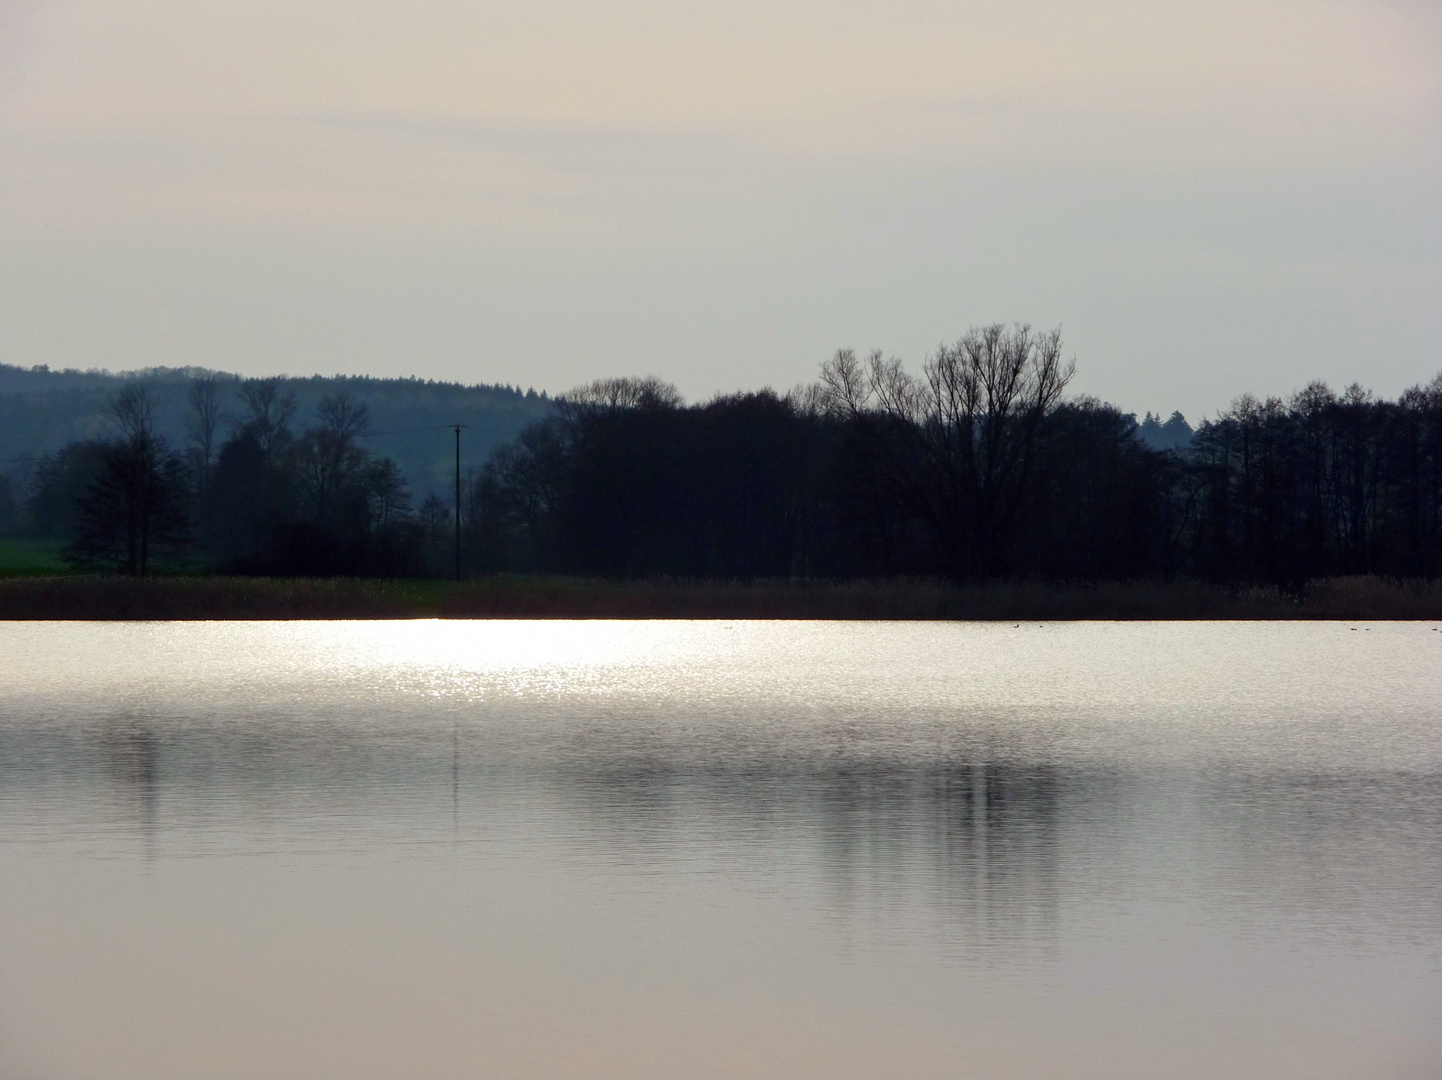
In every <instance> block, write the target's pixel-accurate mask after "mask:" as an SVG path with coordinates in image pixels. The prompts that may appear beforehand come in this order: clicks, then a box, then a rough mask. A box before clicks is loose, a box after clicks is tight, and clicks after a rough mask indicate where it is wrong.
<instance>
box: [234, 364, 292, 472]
mask: <svg viewBox="0 0 1442 1080" xmlns="http://www.w3.org/2000/svg"><path fill="white" fill-rule="evenodd" d="M240 400H241V401H242V402H244V403H245V407H246V409H248V410H249V412H250V416H249V418H248V419H247V420H246V422H245V427H246V428H247V430H249V431H250V433H251V434H252V435H254V436H255V441H256V442H257V443H259V444H260V448H261V450H262V451H263V452H264V453H265V456H266V459H267V460H269V459H270V458H272V457H274V456H275V452H276V451H277V450H279V449H280V448H281V447H283V446H284V445H285V443H286V442H288V441H289V439H290V421H291V418H292V417H294V416H295V408H296V405H295V394H293V393H292V392H290V391H289V390H282V389H281V382H280V380H279V379H277V378H271V379H246V380H245V382H243V383H241V384H240Z"/></svg>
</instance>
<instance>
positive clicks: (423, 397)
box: [0, 363, 1193, 491]
mask: <svg viewBox="0 0 1442 1080" xmlns="http://www.w3.org/2000/svg"><path fill="white" fill-rule="evenodd" d="M210 373H211V369H209V368H202V367H183V368H169V367H154V368H143V369H139V370H135V371H121V372H113V371H109V370H106V369H103V368H89V369H86V370H83V371H82V370H80V369H78V368H64V369H55V368H51V367H50V366H49V365H48V364H37V365H35V366H34V367H28V368H27V367H20V366H17V365H14V364H3V363H0V459H5V458H15V457H20V456H23V455H27V454H46V453H52V452H54V451H55V450H58V449H60V448H61V447H62V446H64V445H65V444H66V443H68V442H72V441H74V440H76V439H88V438H100V437H103V436H104V435H105V434H106V432H107V425H106V418H105V409H106V406H107V404H108V402H109V400H110V396H111V395H113V394H114V393H115V391H116V390H117V389H118V388H119V387H120V386H121V385H123V384H125V383H126V382H130V381H134V380H141V381H143V382H145V384H146V385H147V386H148V387H149V388H150V389H151V391H152V392H153V393H154V395H155V398H156V401H157V404H158V405H159V420H160V428H161V433H162V434H163V435H165V436H166V437H167V438H169V439H170V440H171V441H172V442H176V443H179V442H181V441H183V439H184V435H185V425H184V417H183V413H184V411H185V393H186V390H187V388H188V386H189V384H190V382H191V380H193V379H195V378H196V377H198V376H202V375H207V374H210ZM218 374H219V375H220V376H221V377H222V379H224V380H226V381H227V382H230V383H232V384H233V385H234V386H238V385H239V384H240V383H241V382H242V381H244V379H245V378H247V376H243V375H237V374H234V373H232V372H219V373H218ZM280 382H281V384H282V387H283V388H284V389H285V390H288V391H291V392H293V393H294V394H295V395H296V400H297V403H298V405H299V410H298V419H299V420H300V422H301V426H302V427H304V426H305V425H306V424H307V423H309V422H310V420H311V419H312V418H313V416H314V414H315V407H316V404H317V403H318V402H319V400H320V399H321V398H322V397H324V396H325V395H327V394H331V393H335V392H336V391H338V390H344V391H346V392H348V393H350V394H351V395H352V396H353V397H355V398H356V400H357V401H359V402H360V403H362V404H364V405H365V406H366V408H367V410H368V411H369V414H370V421H371V430H372V431H374V432H378V433H385V432H391V431H394V430H396V429H401V428H424V427H432V426H443V425H447V424H455V423H461V424H466V425H468V427H467V430H466V432H465V437H464V438H463V439H462V444H461V453H462V459H463V462H464V463H466V464H479V463H480V462H482V461H484V460H485V459H486V458H487V457H488V456H489V455H490V452H491V450H493V449H494V448H495V447H497V446H500V445H502V444H504V443H507V442H510V441H511V440H512V439H514V438H515V437H516V436H517V435H519V434H520V433H521V431H522V430H523V429H524V428H525V426H526V424H528V423H530V422H531V421H532V420H537V419H540V418H541V417H543V416H545V415H547V414H548V413H549V412H550V411H551V408H552V405H553V402H554V399H553V398H551V397H550V395H549V394H548V393H547V392H546V391H544V390H541V391H539V392H538V391H536V390H535V389H533V388H528V389H526V390H522V389H521V388H520V387H518V386H516V387H512V386H508V385H505V384H501V383H494V384H488V383H475V384H466V383H454V382H437V381H435V380H432V379H420V378H416V377H414V376H410V377H397V378H376V377H374V376H369V375H310V376H281V377H280ZM1192 434H1193V429H1192V426H1191V425H1190V424H1189V423H1187V420H1186V418H1185V417H1184V416H1183V415H1182V414H1181V413H1180V412H1173V413H1172V415H1171V417H1170V418H1169V419H1167V420H1165V421H1163V420H1162V419H1161V417H1160V415H1153V414H1152V413H1151V412H1148V413H1147V414H1146V416H1145V418H1144V419H1143V420H1141V421H1140V422H1139V423H1138V427H1137V435H1138V437H1139V438H1140V439H1141V440H1142V441H1143V442H1144V443H1146V444H1147V445H1148V446H1150V447H1151V448H1152V449H1154V450H1183V449H1185V448H1186V447H1187V446H1189V445H1190V444H1191V440H1192ZM368 445H369V446H370V447H371V448H372V449H373V450H375V451H376V452H378V453H382V454H385V455H387V456H389V457H392V458H394V459H395V460H396V462H397V464H399V465H400V466H401V468H402V469H403V470H404V471H405V473H406V475H407V477H408V478H409V479H410V480H411V483H412V484H413V485H415V486H416V487H417V488H418V490H420V491H427V490H431V489H437V490H440V489H444V488H445V487H446V485H447V483H448V482H449V481H448V477H449V476H450V470H451V469H452V468H453V465H454V446H453V444H452V443H449V442H447V441H445V440H444V439H438V438H436V436H435V435H433V434H428V433H426V432H406V433H405V434H397V435H390V434H376V435H373V436H371V437H370V439H369V440H368Z"/></svg>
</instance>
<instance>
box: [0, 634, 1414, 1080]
mask: <svg viewBox="0 0 1442 1080" xmlns="http://www.w3.org/2000/svg"><path fill="white" fill-rule="evenodd" d="M0 1076H3V1077H4V1078H6V1080H12V1078H13V1080H72V1078H92V1077H93V1078H97V1080H99V1078H104V1080H130V1078H135V1080H167V1078H185V1080H211V1078H226V1080H230V1078H235V1080H241V1078H244V1080H256V1078H271V1077H275V1078H287V1080H290V1078H342V1080H351V1078H355V1080H370V1078H401V1077H407V1078H412V1077H416V1078H441V1077H444V1078H464V1077H485V1078H495V1077H502V1078H511V1077H518V1078H519V1077H525V1078H531V1077H535V1078H571V1077H575V1078H597V1077H646V1078H653V1077H654V1078H668V1080H686V1078H691V1077H777V1078H782V1077H786V1078H792V1077H806V1078H811V1077H815V1078H827V1080H832V1078H847V1077H877V1078H896V1080H906V1078H924V1077H946V1078H955V1077H976V1078H993V1077H995V1078H1018V1080H1021V1078H1027V1080H1032V1078H1059V1080H1060V1078H1065V1080H1078V1078H1090V1077H1097V1078H1107V1080H1118V1078H1132V1077H1136V1078H1147V1080H1156V1078H1159V1077H1166V1078H1173V1080H1176V1078H1190V1077H1195V1078H1197V1080H1218V1078H1240V1077H1256V1078H1267V1080H1276V1078H1282V1077H1297V1078H1306V1080H1321V1078H1329V1077H1337V1078H1347V1080H1358V1078H1366V1080H1381V1078H1393V1077H1396V1078H1436V1077H1439V1076H1442V631H1439V630H1438V629H1436V627H1435V625H1434V624H1430V623H1391V624H1347V623H1057V624H1021V625H1012V624H1010V623H1007V624H996V623H985V624H983V623H825V622H822V623H815V622H800V623H797V622H791V623H788V622H736V623H724V622H582V621H577V622H565V621H557V622H542V621H534V622H499V621H498V622H430V621H422V622H349V623H342V622H335V623H224V622H217V623H170V624H162V623H150V624H99V623H28V624H27V623H9V624H0Z"/></svg>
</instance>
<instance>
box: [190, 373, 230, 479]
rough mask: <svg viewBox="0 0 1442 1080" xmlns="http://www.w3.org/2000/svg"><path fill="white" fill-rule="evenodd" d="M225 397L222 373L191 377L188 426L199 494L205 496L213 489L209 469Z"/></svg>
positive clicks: (213, 454) (213, 456) (213, 459)
mask: <svg viewBox="0 0 1442 1080" xmlns="http://www.w3.org/2000/svg"><path fill="white" fill-rule="evenodd" d="M223 398H224V394H223V391H222V390H221V385H220V376H219V375H218V374H217V373H216V372H214V371H211V372H207V373H206V374H204V375H200V376H197V377H196V378H195V379H193V380H191V383H190V390H189V391H188V392H187V394H186V400H187V401H188V403H189V405H190V416H189V418H188V420H187V424H186V428H187V431H188V433H189V435H190V445H191V450H192V451H193V453H194V458H195V462H196V480H197V485H196V486H197V488H198V489H199V494H200V496H201V498H202V499H203V498H204V497H205V495H206V493H207V492H208V491H209V490H210V470H211V465H212V464H213V462H214V461H215V449H216V446H215V437H216V431H217V429H218V428H219V426H220V421H221V419H222V418H223V409H222V401H223Z"/></svg>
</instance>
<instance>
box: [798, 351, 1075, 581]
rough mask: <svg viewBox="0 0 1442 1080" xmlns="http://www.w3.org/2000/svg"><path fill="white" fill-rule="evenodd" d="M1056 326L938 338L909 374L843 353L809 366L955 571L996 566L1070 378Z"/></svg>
mask: <svg viewBox="0 0 1442 1080" xmlns="http://www.w3.org/2000/svg"><path fill="white" fill-rule="evenodd" d="M1073 371H1074V365H1071V364H1064V363H1062V359H1061V333H1060V331H1056V330H1054V331H1051V332H1050V333H1047V334H1040V335H1038V334H1034V333H1033V332H1032V331H1031V328H1030V327H1027V326H1024V325H1018V326H1015V327H1012V328H1010V329H1008V328H1007V327H1005V326H1002V325H1001V324H996V325H993V326H988V327H984V328H981V329H973V330H970V331H968V332H967V334H966V335H965V336H964V337H962V338H961V340H959V341H958V342H956V344H954V345H943V346H942V347H941V348H940V349H938V350H937V352H936V354H935V355H934V356H932V357H931V358H930V359H929V360H927V361H926V363H925V364H924V365H923V368H922V374H921V376H920V377H919V378H918V377H916V376H913V375H912V374H910V373H909V372H907V371H906V370H905V369H904V368H903V367H902V365H901V362H900V361H899V360H895V359H892V360H886V359H883V357H882V354H881V353H879V352H875V353H872V354H871V355H870V356H869V357H868V358H867V360H866V361H864V362H863V361H861V360H858V359H857V357H856V355H855V353H853V352H851V351H850V350H843V351H842V352H839V353H837V355H836V356H835V357H834V358H833V359H832V360H831V361H830V362H829V363H827V364H826V365H825V366H824V367H823V369H822V373H821V379H822V385H823V387H824V389H825V392H826V395H827V399H828V402H829V404H830V406H831V408H832V409H833V410H834V411H836V412H837V413H839V414H841V415H843V416H845V417H847V418H848V419H850V420H851V421H852V423H853V424H854V425H855V426H856V428H857V429H858V431H859V432H861V433H862V434H863V435H865V436H869V439H870V443H871V446H872V450H873V452H874V453H875V454H876V455H877V456H878V458H879V459H880V460H881V461H882V462H884V464H885V467H886V471H887V474H888V480H889V483H890V485H891V486H892V488H893V491H894V494H895V497H896V499H897V500H899V502H900V503H901V504H902V505H904V506H906V507H907V508H908V509H909V510H910V511H911V512H912V513H914V514H916V515H918V516H919V517H921V518H922V519H924V520H925V521H926V522H927V523H928V524H929V525H930V526H931V527H932V528H933V529H934V530H935V531H936V534H937V536H938V538H939V539H940V542H941V546H942V549H943V552H944V554H945V557H946V560H947V563H948V569H949V571H950V572H951V573H952V574H954V575H956V576H959V577H974V576H982V575H987V574H996V573H1005V572H1007V571H1008V569H1009V567H1008V565H1007V562H1008V560H1007V556H1008V554H1009V551H1010V541H1011V538H1012V528H1013V526H1014V524H1015V521H1016V517H1017V514H1018V513H1019V512H1020V510H1021V507H1022V505H1023V504H1024V503H1025V501H1026V499H1027V497H1028V495H1029V494H1030V492H1031V488H1032V485H1033V483H1034V481H1035V473H1034V466H1035V462H1036V457H1037V452H1038V448H1039V446H1040V444H1041V442H1042V440H1043V439H1044V438H1045V436H1046V434H1047V422H1048V420H1049V418H1050V417H1051V414H1052V412H1053V411H1054V410H1055V409H1056V407H1057V405H1058V404H1059V402H1060V401H1061V396H1062V393H1063V391H1064V390H1065V389H1066V385H1067V383H1068V382H1069V381H1070V380H1071V377H1072V373H1073Z"/></svg>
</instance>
